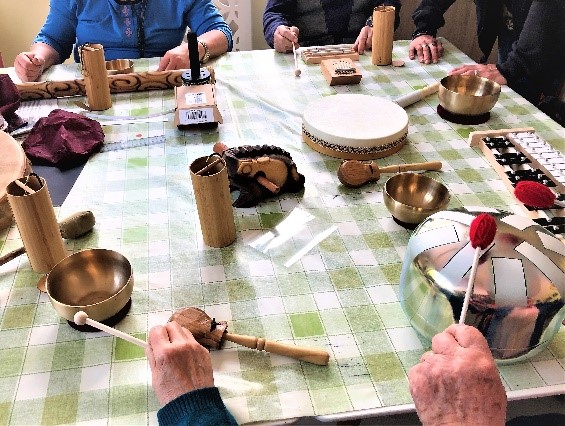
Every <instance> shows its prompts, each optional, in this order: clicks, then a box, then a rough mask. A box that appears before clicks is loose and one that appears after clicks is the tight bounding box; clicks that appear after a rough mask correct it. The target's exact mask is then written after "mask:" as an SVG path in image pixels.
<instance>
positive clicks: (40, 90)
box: [16, 70, 186, 101]
mask: <svg viewBox="0 0 565 426" xmlns="http://www.w3.org/2000/svg"><path fill="white" fill-rule="evenodd" d="M184 71H186V70H172V71H147V72H133V73H130V74H117V75H110V76H108V84H109V86H110V93H123V92H141V91H145V90H165V89H172V88H173V87H177V86H182V78H181V76H182V73H183V72H184ZM16 87H17V88H18V91H19V92H20V96H21V98H22V101H29V100H36V99H50V98H64V97H68V96H85V95H86V84H85V81H84V79H82V78H78V79H76V80H66V81H38V82H32V83H17V84H16Z"/></svg>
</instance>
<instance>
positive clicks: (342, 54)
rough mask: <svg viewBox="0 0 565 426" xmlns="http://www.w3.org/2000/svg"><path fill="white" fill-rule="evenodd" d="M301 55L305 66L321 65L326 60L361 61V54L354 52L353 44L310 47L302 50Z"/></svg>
mask: <svg viewBox="0 0 565 426" xmlns="http://www.w3.org/2000/svg"><path fill="white" fill-rule="evenodd" d="M300 55H301V56H302V60H303V61H304V63H305V64H308V65H310V64H319V63H320V62H322V61H323V60H324V59H344V58H349V59H351V60H353V61H358V60H359V53H358V52H356V51H355V50H353V45H352V44H333V45H327V46H310V47H302V48H300Z"/></svg>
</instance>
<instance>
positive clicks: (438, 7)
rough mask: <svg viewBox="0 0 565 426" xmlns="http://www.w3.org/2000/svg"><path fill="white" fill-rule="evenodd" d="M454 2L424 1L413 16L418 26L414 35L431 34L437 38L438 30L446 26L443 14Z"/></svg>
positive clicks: (452, 0)
mask: <svg viewBox="0 0 565 426" xmlns="http://www.w3.org/2000/svg"><path fill="white" fill-rule="evenodd" d="M454 2H455V0H422V1H421V2H420V4H419V5H418V7H417V8H416V10H414V13H413V14H412V20H413V21H414V25H415V26H416V29H415V30H414V34H419V33H420V34H429V35H432V36H434V37H435V36H436V34H437V30H438V29H439V28H441V27H443V26H444V24H445V20H444V19H443V14H444V13H445V11H446V10H447V9H448V8H449V7H450V6H451V5H452V4H453V3H454Z"/></svg>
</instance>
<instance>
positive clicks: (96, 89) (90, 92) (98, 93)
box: [80, 44, 112, 111]
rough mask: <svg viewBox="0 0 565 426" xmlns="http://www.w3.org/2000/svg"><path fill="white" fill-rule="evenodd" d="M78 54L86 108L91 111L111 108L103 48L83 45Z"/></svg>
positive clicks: (98, 45) (94, 45)
mask: <svg viewBox="0 0 565 426" xmlns="http://www.w3.org/2000/svg"><path fill="white" fill-rule="evenodd" d="M80 52H81V62H82V73H83V75H84V82H85V86H86V97H87V99H88V106H89V107H90V109H91V110H93V111H103V110H106V109H108V108H110V107H111V106H112V98H111V97H110V86H109V85H108V71H107V70H106V62H105V60H104V47H102V45H101V44H85V45H84V46H81V48H80Z"/></svg>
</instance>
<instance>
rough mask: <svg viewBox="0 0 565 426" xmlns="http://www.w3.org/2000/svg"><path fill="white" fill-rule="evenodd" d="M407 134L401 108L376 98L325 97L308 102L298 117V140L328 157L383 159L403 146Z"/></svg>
mask: <svg viewBox="0 0 565 426" xmlns="http://www.w3.org/2000/svg"><path fill="white" fill-rule="evenodd" d="M407 135H408V114H406V111H404V108H402V107H400V106H398V105H397V104H396V103H395V102H392V101H389V100H388V99H384V98H379V97H376V96H370V95H360V94H338V95H332V96H326V97H323V98H321V99H317V100H315V101H312V102H310V103H309V104H308V105H307V106H306V109H305V110H304V114H303V115H302V139H303V140H304V142H306V144H308V145H309V146H310V147H311V148H312V149H314V150H315V151H318V152H320V153H322V154H326V155H329V156H330V157H337V158H343V159H346V160H371V159H374V158H382V157H386V156H389V155H392V154H394V153H395V152H397V151H398V150H400V148H402V147H403V146H404V144H405V143H406V136H407Z"/></svg>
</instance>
